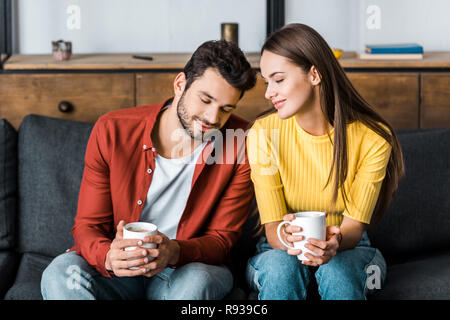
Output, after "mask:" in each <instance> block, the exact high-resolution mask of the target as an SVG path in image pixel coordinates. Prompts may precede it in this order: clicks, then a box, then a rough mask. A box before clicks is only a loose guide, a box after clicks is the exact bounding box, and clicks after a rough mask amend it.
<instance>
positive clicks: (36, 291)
mask: <svg viewBox="0 0 450 320" xmlns="http://www.w3.org/2000/svg"><path fill="white" fill-rule="evenodd" d="M50 262H52V258H51V257H47V256H43V255H40V254H34V253H25V254H23V256H22V259H21V261H20V266H19V270H18V271H17V276H16V281H15V282H14V285H13V286H12V287H11V288H10V289H9V290H8V292H7V293H6V295H5V300H42V295H41V278H42V273H43V272H44V270H45V268H46V267H47V266H48V265H49V264H50Z"/></svg>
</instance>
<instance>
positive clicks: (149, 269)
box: [142, 232, 180, 278]
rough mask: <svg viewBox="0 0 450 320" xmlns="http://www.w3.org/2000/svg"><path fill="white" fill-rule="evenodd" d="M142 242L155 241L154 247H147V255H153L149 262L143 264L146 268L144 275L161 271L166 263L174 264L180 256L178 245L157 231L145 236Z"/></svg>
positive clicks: (152, 274) (151, 274)
mask: <svg viewBox="0 0 450 320" xmlns="http://www.w3.org/2000/svg"><path fill="white" fill-rule="evenodd" d="M144 243H156V244H157V245H158V246H157V248H155V249H147V250H148V252H149V255H150V256H151V257H154V258H155V259H154V260H152V261H151V262H150V263H148V264H145V265H143V266H142V267H143V268H146V273H145V274H144V276H146V277H149V278H150V277H152V276H154V275H155V274H158V273H160V272H161V271H163V270H164V269H165V268H166V267H167V266H168V265H174V264H176V263H177V262H178V259H179V257H180V245H179V244H178V242H177V241H175V240H170V239H169V238H168V237H166V236H165V235H164V234H162V233H160V232H158V235H154V236H147V237H145V238H144Z"/></svg>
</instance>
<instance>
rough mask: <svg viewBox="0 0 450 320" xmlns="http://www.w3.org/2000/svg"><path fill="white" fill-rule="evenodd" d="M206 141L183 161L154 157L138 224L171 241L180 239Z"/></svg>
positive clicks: (180, 159) (181, 159)
mask: <svg viewBox="0 0 450 320" xmlns="http://www.w3.org/2000/svg"><path fill="white" fill-rule="evenodd" d="M206 144H207V141H205V142H203V143H202V144H201V145H200V146H198V147H197V148H196V149H195V150H194V152H192V153H191V154H190V155H188V156H186V157H183V158H174V159H167V158H163V157H161V156H160V155H156V157H155V169H154V172H153V179H152V183H151V184H150V187H149V189H148V192H147V201H146V202H145V205H144V208H143V209H142V213H141V217H140V218H139V221H145V222H150V223H153V224H155V225H157V226H158V231H159V232H161V233H163V234H165V235H166V236H167V237H168V238H169V239H175V238H176V236H177V228H178V222H179V221H180V219H181V215H182V214H183V212H184V208H185V207H186V202H187V199H188V197H189V194H190V192H191V185H192V179H193V177H194V171H195V165H196V163H197V159H198V157H199V156H200V154H201V152H202V150H203V148H204V147H205V146H206Z"/></svg>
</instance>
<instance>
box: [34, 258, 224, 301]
mask: <svg viewBox="0 0 450 320" xmlns="http://www.w3.org/2000/svg"><path fill="white" fill-rule="evenodd" d="M232 286H233V276H232V274H231V272H230V271H229V270H228V268H227V267H225V266H213V265H207V264H203V263H197V262H195V263H189V264H186V265H184V266H182V267H180V268H177V269H172V268H165V269H164V270H163V271H162V272H160V273H159V274H157V275H154V276H153V277H151V278H147V277H144V276H137V277H116V276H113V277H112V278H107V277H104V276H102V275H101V274H100V273H99V272H98V271H97V270H95V269H94V268H93V267H92V266H90V265H89V264H88V263H87V262H86V260H84V258H83V257H81V256H79V255H77V254H76V253H75V252H73V251H72V252H68V253H64V254H61V255H59V256H57V257H56V258H55V259H54V260H53V261H52V262H51V263H50V265H49V266H48V267H47V268H46V269H45V270H44V273H43V274H42V279H41V293H42V296H43V297H44V299H46V300H47V299H49V300H94V299H99V300H110V299H113V300H119V299H130V300H138V299H148V300H164V299H167V300H197V299H213V300H214V299H223V298H224V297H225V296H226V294H227V293H228V292H230V291H231V289H232Z"/></svg>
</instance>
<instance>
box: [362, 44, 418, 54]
mask: <svg viewBox="0 0 450 320" xmlns="http://www.w3.org/2000/svg"><path fill="white" fill-rule="evenodd" d="M366 53H370V54H386V53H388V54H395V53H401V54H406V53H423V47H422V46H421V45H420V44H417V43H394V44H371V45H369V44H368V45H366Z"/></svg>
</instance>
